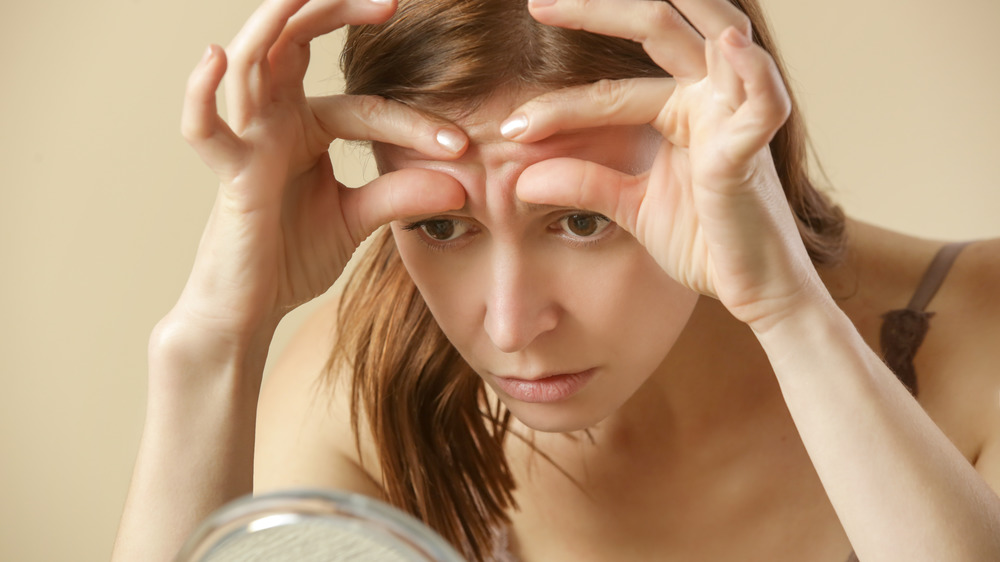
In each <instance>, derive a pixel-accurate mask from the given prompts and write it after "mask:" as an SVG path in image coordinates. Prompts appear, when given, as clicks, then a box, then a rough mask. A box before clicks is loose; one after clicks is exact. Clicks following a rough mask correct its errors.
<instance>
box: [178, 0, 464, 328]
mask: <svg viewBox="0 0 1000 562" xmlns="http://www.w3.org/2000/svg"><path fill="white" fill-rule="evenodd" d="M394 10H395V6H394V2H392V0H389V2H387V3H383V2H376V1H373V0H312V1H307V0H267V1H266V2H265V3H264V4H263V5H262V6H261V7H260V8H258V9H257V11H256V12H255V13H254V14H253V15H252V16H251V17H250V19H249V20H248V21H247V22H246V24H245V25H244V27H243V29H242V30H241V31H240V32H239V34H238V35H237V36H236V38H235V39H234V40H233V42H232V43H231V44H230V46H229V47H228V48H227V49H226V51H225V52H223V50H222V49H221V48H219V47H216V46H210V47H209V48H208V51H207V52H206V54H205V56H204V58H203V59H202V60H201V62H200V63H199V64H198V66H197V68H195V70H194V72H193V73H192V74H191V77H190V79H189V82H188V88H187V94H186V97H185V103H184V112H183V118H182V131H183V134H184V137H185V138H186V139H187V141H188V142H189V143H190V144H191V145H192V146H193V147H194V148H195V150H196V151H197V152H198V154H199V155H200V156H201V158H202V159H203V160H204V161H205V162H206V163H207V164H208V165H209V167H211V169H212V170H213V171H214V172H215V174H216V175H217V176H218V177H219V179H220V182H221V185H220V187H219V191H218V196H217V198H216V201H215V206H214V208H213V210H212V213H211V216H210V219H209V222H208V225H207V227H206V229H205V233H204V235H203V237H202V240H201V243H200V245H199V248H198V254H197V257H196V259H195V264H194V268H193V271H192V273H191V276H190V278H189V280H188V283H187V285H186V286H185V289H184V292H183V294H182V296H181V298H180V301H179V302H178V304H177V306H176V307H175V308H174V310H173V311H172V313H171V315H172V316H173V319H174V320H177V319H178V317H177V315H180V320H181V323H182V324H183V325H185V326H186V327H187V326H191V324H192V323H194V325H195V326H197V327H200V328H203V329H205V330H207V331H208V333H213V334H216V335H218V336H219V337H225V338H232V337H236V338H238V339H239V341H242V342H244V343H245V342H248V341H250V340H251V339H252V338H254V337H256V336H259V335H262V334H263V333H265V332H267V331H269V330H270V331H273V329H274V327H275V326H276V325H277V323H278V321H279V320H280V319H281V317H283V316H284V314H286V313H287V312H288V311H290V310H291V309H293V308H294V307H296V306H298V305H300V304H302V303H304V302H306V301H308V300H310V299H312V298H314V297H316V296H318V295H320V294H322V293H323V292H325V291H326V290H327V289H328V288H329V287H330V286H331V285H332V284H333V283H334V281H336V280H337V278H338V276H339V275H340V274H341V272H342V271H343V269H344V266H345V265H346V263H347V261H348V259H349V258H350V256H351V254H352V253H353V252H354V250H355V249H356V248H357V247H358V245H359V244H360V243H361V242H362V241H363V240H364V239H365V238H366V237H367V236H368V235H369V234H371V233H372V232H373V231H374V230H375V229H377V228H378V227H379V226H381V225H382V224H385V223H387V222H389V221H391V220H394V219H397V218H402V217H406V216H417V215H422V214H432V213H439V212H444V211H448V210H454V209H457V208H460V207H461V206H462V205H463V204H464V201H465V191H464V190H463V188H462V186H461V185H460V184H458V183H457V182H456V181H455V180H454V179H452V178H451V177H450V176H447V175H445V174H442V173H437V172H433V171H429V170H412V169H407V170H400V171H396V172H393V173H390V174H385V175H382V176H381V177H379V178H377V179H375V180H373V181H372V182H370V183H369V184H367V185H365V186H364V187H362V188H359V189H351V188H347V187H345V186H344V185H343V184H342V183H340V182H339V181H337V179H336V178H335V177H334V170H333V166H332V163H331V160H330V156H329V153H328V149H329V146H330V144H331V143H332V142H333V140H334V139H337V138H340V139H351V140H371V141H378V142H385V143H390V144H395V145H399V146H403V147H407V148H411V149H414V150H416V151H418V152H420V153H423V154H426V155H428V156H429V157H432V158H436V159H448V158H454V157H458V156H459V155H461V153H462V152H463V151H464V150H465V148H466V146H467V144H468V139H467V137H466V136H465V134H464V133H463V132H462V131H461V129H459V128H457V127H455V126H454V125H451V124H448V123H444V122H440V121H437V122H436V121H434V120H432V119H430V118H429V117H427V116H424V115H422V114H420V113H418V112H417V111H415V110H413V109H410V108H408V107H406V106H404V105H402V104H400V103H396V102H392V101H389V100H386V99H383V98H379V97H375V96H346V95H343V96H331V97H326V98H315V99H307V97H306V95H305V90H304V88H303V84H302V80H303V77H304V76H305V72H306V67H307V66H308V62H309V43H310V41H311V40H312V39H314V38H316V37H318V36H320V35H323V34H325V33H329V32H330V31H333V30H334V29H337V28H339V27H341V26H343V25H346V24H362V23H372V24H374V23H381V22H384V21H385V20H387V19H388V18H389V17H390V16H391V15H392V13H393V12H394ZM227 66H228V69H227ZM223 78H225V80H226V82H225V87H226V102H227V108H228V123H227V121H225V120H223V119H222V118H221V117H220V116H219V114H218V112H217V110H216V99H215V92H216V90H217V89H218V86H219V84H220V83H221V81H222V80H223Z"/></svg>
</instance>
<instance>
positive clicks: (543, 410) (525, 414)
mask: <svg viewBox="0 0 1000 562" xmlns="http://www.w3.org/2000/svg"><path fill="white" fill-rule="evenodd" d="M507 409H508V410H510V413H511V415H513V416H514V418H515V419H517V421H519V422H521V424H522V425H524V426H525V427H527V428H528V429H532V430H534V431H540V432H542V433H571V432H574V431H582V430H585V429H590V428H591V427H593V426H595V425H597V424H598V423H600V422H601V421H602V420H604V418H605V417H606V416H599V415H595V414H594V411H593V410H590V409H585V408H581V407H580V405H579V404H573V405H570V404H514V405H513V407H511V405H510V404H508V405H507Z"/></svg>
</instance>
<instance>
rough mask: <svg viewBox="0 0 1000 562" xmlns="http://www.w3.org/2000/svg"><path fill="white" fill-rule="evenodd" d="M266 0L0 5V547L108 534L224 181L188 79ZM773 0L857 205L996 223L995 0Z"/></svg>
mask: <svg viewBox="0 0 1000 562" xmlns="http://www.w3.org/2000/svg"><path fill="white" fill-rule="evenodd" d="M254 5H255V1H254V0H214V1H206V0H174V1H171V2H163V1H161V2H151V1H148V0H90V1H88V2H56V1H54V0H35V1H33V2H13V1H11V0H5V1H4V2H3V4H2V6H0V70H2V74H0V84H2V87H0V102H2V103H0V126H2V128H0V131H2V137H0V186H2V187H0V188H2V190H3V192H2V193H3V198H2V205H0V264H2V265H0V267H2V268H3V269H2V275H0V299H2V300H0V337H2V339H0V342H2V344H0V345H2V350H0V351H2V352H0V377H2V379H0V559H2V560H19V561H20V560H32V561H34V560H38V561H50V560H102V559H107V557H108V555H109V553H110V545H111V542H112V539H113V535H114V531H115V528H116V525H117V519H118V516H119V513H120V510H121V505H122V500H123V498H124V494H125V489H126V485H127V482H128V478H129V474H130V471H131V467H132V461H133V456H134V454H135V449H136V444H137V440H138V437H139V433H140V430H141V422H142V415H143V411H144V400H145V396H144V392H145V357H144V356H145V345H146V339H147V336H148V333H149V330H150V328H151V326H152V325H153V324H154V323H155V322H156V320H157V319H158V318H159V316H160V315H162V314H163V313H164V312H165V311H166V310H167V309H168V308H169V307H170V305H171V303H172V302H173V300H174V299H175V298H176V296H177V294H178V292H179V290H180V288H181V286H182V284H183V282H184V279H185V277H186V274H187V270H188V268H189V266H190V263H191V258H192V255H193V250H194V247H195V244H196V241H197V239H198V236H199V234H200V229H201V225H202V223H203V221H204V219H205V217H206V215H207V212H208V209H209V206H210V203H211V199H212V191H213V187H214V182H213V178H212V176H211V175H210V174H209V173H208V172H207V171H206V170H205V169H203V168H202V166H201V165H200V163H199V161H198V160H197V158H196V157H195V156H194V155H193V153H192V152H190V151H189V150H188V149H187V148H186V146H185V145H184V143H183V141H182V140H181V139H180V136H179V134H178V115H179V108H180V102H181V96H182V91H183V87H184V82H185V79H186V76H187V73H188V71H189V68H190V67H191V66H192V65H193V64H194V63H195V62H196V61H197V60H198V58H199V56H200V55H201V53H202V51H203V49H204V47H205V45H206V44H207V43H209V42H216V43H223V44H224V43H225V42H227V41H228V39H229V38H230V37H231V36H232V34H233V33H235V31H236V30H237V29H238V27H239V26H240V24H241V22H242V21H243V19H244V18H245V16H246V15H247V14H249V12H250V11H251V10H252V9H253V7H254ZM766 6H767V9H768V10H769V12H770V14H771V17H772V22H773V24H774V26H775V28H776V29H777V31H778V36H779V39H780V42H781V45H782V47H783V49H784V53H785V57H786V59H787V61H788V62H789V64H790V67H791V69H792V75H793V77H794V88H795V90H796V91H797V93H798V94H799V95H800V97H801V99H802V101H803V102H804V106H805V109H806V114H807V117H808V121H809V124H810V127H811V131H812V134H813V138H814V142H815V145H816V147H817V150H818V152H819V154H820V155H821V158H822V162H823V164H824V165H825V168H826V170H827V172H828V174H829V177H830V179H831V181H832V183H833V184H834V186H835V187H836V197H837V198H838V199H839V200H840V201H841V202H843V203H844V205H845V206H846V207H847V209H848V210H849V212H851V213H853V214H854V215H856V216H859V217H863V218H866V219H869V220H871V221H874V222H877V223H880V224H883V225H886V226H891V227H894V228H898V229H901V230H904V231H907V232H911V233H917V234H922V235H925V236H930V237H939V238H969V237H984V236H994V235H998V234H1000V221H998V219H997V212H998V211H1000V189H998V187H1000V179H998V178H1000V157H998V155H1000V110H998V109H997V105H996V104H997V93H996V92H998V91H1000V72H998V70H1000V66H998V64H997V60H998V59H1000V46H998V45H1000V44H998V43H997V40H996V32H997V29H998V28H1000V3H998V2H996V1H995V0H953V1H951V2H948V3H943V2H940V0H933V1H932V0H841V1H840V2H828V1H820V0H770V1H767V2H766ZM335 50H336V47H335V44H333V43H330V42H327V43H324V44H322V45H321V46H320V47H319V48H318V49H317V51H318V53H317V57H316V61H315V62H316V65H315V66H314V69H313V71H311V75H310V90H311V91H312V92H314V93H325V92H331V91H332V90H333V89H334V88H335V86H336V81H335V80H334V79H333V77H334V75H335V72H334V69H335V66H334V62H333V61H334V60H335ZM357 159H358V158H357V154H355V153H351V154H349V155H348V157H347V160H352V161H356V160H357ZM369 167H370V166H369ZM352 177H354V178H357V177H360V176H359V175H358V173H356V172H355V173H353V175H352ZM352 181H356V180H352ZM300 318H301V314H297V315H295V316H293V317H292V318H290V320H289V321H288V322H287V323H286V324H284V325H283V328H282V333H281V336H280V337H279V340H278V341H277V342H276V344H275V346H280V345H281V342H282V341H284V339H285V338H287V334H288V332H289V331H290V330H291V329H292V328H294V324H295V322H296V321H297V320H298V319H300ZM272 355H274V353H273V354H272Z"/></svg>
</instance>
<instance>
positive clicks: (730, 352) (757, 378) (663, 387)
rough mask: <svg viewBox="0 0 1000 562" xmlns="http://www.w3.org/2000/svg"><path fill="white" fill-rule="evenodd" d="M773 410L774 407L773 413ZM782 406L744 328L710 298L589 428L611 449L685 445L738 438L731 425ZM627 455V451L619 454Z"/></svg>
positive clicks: (765, 364) (760, 352) (764, 362)
mask: <svg viewBox="0 0 1000 562" xmlns="http://www.w3.org/2000/svg"><path fill="white" fill-rule="evenodd" d="M775 408H780V410H775ZM775 411H780V412H784V403H783V401H782V398H781V394H780V391H779V389H778V385H777V382H776V381H775V379H774V375H773V374H772V372H771V368H770V364H769V363H768V361H767V357H766V356H765V355H764V352H763V350H762V349H761V348H760V346H759V344H758V342H757V339H756V338H755V337H754V335H753V333H752V332H751V331H750V329H749V328H748V327H747V326H746V325H744V324H743V323H741V322H739V321H738V320H736V319H734V318H733V317H732V316H731V315H730V314H729V312H728V311H726V309H725V308H724V307H723V306H722V305H721V304H720V303H719V302H718V301H716V300H714V299H710V298H706V297H702V298H701V299H700V300H699V302H698V304H697V305H696V306H695V309H694V312H693V314H692V316H691V319H690V320H689V322H688V324H687V326H686V327H685V329H684V332H683V333H682V334H681V336H680V338H679V339H678V341H677V343H676V344H675V345H674V346H673V349H672V350H671V352H670V354H669V355H668V356H667V357H666V359H665V360H664V361H663V363H662V364H661V365H660V367H659V368H658V369H657V370H656V372H654V374H653V375H652V376H651V377H650V379H649V380H648V381H647V382H646V384H644V385H643V386H642V388H640V390H639V391H638V392H637V393H636V394H635V395H634V396H633V397H632V398H631V399H630V400H629V401H628V402H627V403H626V404H625V405H624V406H623V407H622V408H621V409H620V410H619V411H618V412H617V413H616V414H615V415H614V416H612V417H611V418H609V419H608V420H605V422H603V423H602V424H601V425H600V426H599V427H598V428H596V434H595V438H596V439H597V441H598V442H601V441H604V442H606V443H608V444H609V445H611V446H612V447H614V448H616V449H619V448H628V449H633V448H639V449H642V448H645V447H646V446H648V445H649V444H650V441H654V442H655V443H656V448H658V449H659V450H661V451H662V450H663V448H664V447H668V448H670V449H674V450H678V449H679V450H689V449H690V448H691V447H700V446H702V445H704V444H706V443H709V442H712V441H713V440H714V439H718V438H720V437H721V438H725V439H731V438H733V437H734V436H735V437H736V438H739V435H740V434H741V433H742V432H740V431H734V428H740V427H748V428H749V427H750V426H752V425H755V424H753V423H751V422H752V421H753V420H760V419H761V416H766V417H767V419H773V418H774V416H773V415H769V414H772V413H774V412H775ZM621 452H627V451H621Z"/></svg>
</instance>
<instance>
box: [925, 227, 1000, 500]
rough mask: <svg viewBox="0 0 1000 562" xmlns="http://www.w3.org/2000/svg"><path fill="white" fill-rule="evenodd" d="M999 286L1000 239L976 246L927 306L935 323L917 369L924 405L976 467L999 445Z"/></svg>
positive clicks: (964, 253)
mask: <svg viewBox="0 0 1000 562" xmlns="http://www.w3.org/2000/svg"><path fill="white" fill-rule="evenodd" d="M997 287H1000V239H991V240H981V241H975V242H973V243H971V244H969V245H968V246H967V247H966V248H965V249H964V250H963V251H962V253H961V254H960V255H959V256H958V258H957V259H956V260H955V263H954V265H953V266H952V268H951V271H949V273H948V276H947V277H946V278H945V281H944V283H943V284H942V285H941V289H940V290H939V292H938V293H937V295H936V296H935V297H934V299H933V300H931V302H930V304H929V305H928V306H927V310H928V311H929V312H932V313H933V314H934V316H933V317H932V318H931V320H930V328H929V330H928V333H927V337H926V340H925V342H924V345H923V346H922V347H921V348H920V350H919V352H918V355H917V359H916V363H915V364H916V367H917V370H918V371H917V372H918V376H919V377H920V384H921V398H920V400H921V403H922V404H923V405H924V407H925V408H926V409H927V411H928V413H929V414H930V415H931V416H932V417H933V418H934V419H935V421H937V422H938V423H939V425H941V426H942V429H944V430H945V431H946V433H948V434H949V435H950V436H951V437H952V440H953V441H954V442H955V444H956V445H958V446H959V448H960V449H961V450H962V451H963V453H965V454H966V456H967V458H969V459H970V460H971V461H973V462H977V461H978V459H979V458H980V457H981V455H982V453H983V450H984V448H985V447H986V446H987V444H988V443H990V442H993V441H997V442H998V443H997V445H1000V345H998V344H1000V292H998V291H997ZM998 460H1000V459H998ZM998 476H1000V474H998ZM997 484H1000V482H995V483H994V485H997Z"/></svg>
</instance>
